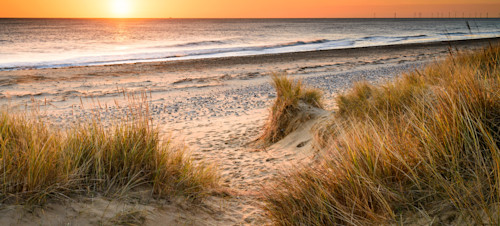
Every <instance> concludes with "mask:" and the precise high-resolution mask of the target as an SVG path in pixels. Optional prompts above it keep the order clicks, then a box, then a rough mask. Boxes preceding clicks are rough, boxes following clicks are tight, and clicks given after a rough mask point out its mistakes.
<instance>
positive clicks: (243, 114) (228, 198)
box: [0, 38, 500, 225]
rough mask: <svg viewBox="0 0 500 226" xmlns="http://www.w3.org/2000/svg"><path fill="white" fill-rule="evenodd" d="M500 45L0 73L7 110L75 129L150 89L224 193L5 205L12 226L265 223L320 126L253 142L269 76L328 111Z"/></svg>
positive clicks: (267, 98) (166, 127)
mask: <svg viewBox="0 0 500 226" xmlns="http://www.w3.org/2000/svg"><path fill="white" fill-rule="evenodd" d="M499 40H500V38H493V39H479V40H466V41H450V42H433V43H418V44H402V45H391V46H378V47H366V48H353V49H338V50H324V51H313V52H295V53H284V54H270V55H259V56H244V57H227V58H213V59H199V60H185V61H169V62H152V63H135V64H121V65H108V66H85V67H68V68H56V69H36V70H17V71H0V78H1V79H0V105H1V106H3V107H9V108H17V109H20V110H23V109H25V108H27V107H29V106H33V104H35V105H37V106H39V107H40V113H41V114H42V115H43V117H45V118H46V119H47V120H48V121H49V122H50V123H51V124H54V125H56V126H59V127H67V126H69V125H71V124H72V123H74V122H76V121H79V120H82V119H84V118H85V117H89V116H90V115H91V111H92V109H95V108H98V109H100V111H101V112H102V118H103V120H104V121H106V120H111V119H113V118H116V117H120V115H121V114H123V109H122V108H120V106H124V105H125V103H126V102H127V100H126V99H125V98H123V93H124V92H125V93H134V92H136V93H139V92H146V93H147V95H149V96H150V98H149V104H150V109H151V116H152V117H153V120H154V123H155V125H156V126H158V127H160V128H161V130H162V132H163V135H164V136H172V137H174V138H175V140H178V141H180V142H184V143H185V144H187V146H189V149H190V153H191V154H192V156H193V157H194V158H195V160H196V161H201V160H203V161H205V162H208V163H210V164H213V165H215V166H216V167H217V168H218V169H219V171H220V174H221V184H222V185H223V187H224V190H225V192H219V193H217V194H214V195H213V196H211V197H209V198H207V199H206V200H203V201H201V202H199V203H188V204H187V203H186V202H183V200H180V199H179V200H176V199H173V200H144V199H141V198H140V197H142V196H143V194H131V197H133V198H132V201H131V200H125V201H123V200H108V199H106V198H101V197H95V198H88V197H86V198H84V197H82V198H75V199H74V200H73V201H68V202H67V203H50V204H49V205H48V206H47V207H46V208H44V209H43V210H34V211H32V212H30V211H25V210H23V209H22V207H20V206H6V207H4V208H0V218H1V220H0V223H1V224H4V225H39V224H50V225H61V224H69V225H87V224H96V223H99V222H100V223H103V224H105V225H106V224H114V223H113V219H115V218H116V217H117V216H120V214H123V213H125V212H127V211H128V212H134V213H138V214H139V216H143V217H145V218H146V224H148V225H157V224H164V225H266V224H269V223H270V222H269V220H268V219H267V218H266V216H265V213H264V211H263V210H262V204H263V203H262V194H261V193H260V192H261V191H262V188H263V187H266V186H272V182H273V179H274V178H276V176H277V175H279V174H280V173H284V172H287V170H289V169H292V168H297V167H299V166H306V165H308V164H311V163H313V162H314V161H315V159H316V158H318V154H317V153H315V152H314V149H313V147H312V142H311V140H312V135H311V134H310V132H309V130H310V128H311V127H312V126H314V124H315V123H317V122H318V121H321V119H322V117H321V116H322V114H325V115H328V114H329V112H326V111H325V112H318V113H317V114H319V117H318V119H317V120H316V121H311V122H308V123H306V124H304V125H303V126H302V127H301V128H300V129H299V130H298V131H296V132H294V133H292V134H291V135H289V136H288V137H287V138H285V139H284V140H281V141H280V142H278V143H276V144H274V145H272V146H271V147H267V148H257V147H255V146H253V145H250V143H251V142H252V141H254V140H255V139H256V138H257V137H258V136H259V134H260V133H261V131H262V126H263V125H264V123H265V120H266V118H267V114H268V108H269V106H270V105H271V103H272V101H273V99H274V98H275V97H276V94H275V91H274V90H273V88H272V87H271V85H270V78H269V75H271V74H272V73H276V72H277V73H281V72H284V73H287V74H289V75H290V76H291V77H292V78H297V79H303V81H304V83H305V84H307V85H309V86H311V87H315V88H319V89H321V90H322V91H323V92H324V97H325V100H326V109H328V110H334V109H335V102H334V97H335V96H336V94H338V93H340V92H342V91H344V90H346V89H348V88H350V87H351V86H352V84H353V83H354V82H357V81H368V82H370V83H381V82H384V81H387V80H391V79H393V78H395V77H396V76H398V75H400V74H401V73H404V72H406V71H409V70H415V69H418V68H420V67H422V66H423V65H426V64H428V63H432V62H436V61H439V60H441V59H443V58H444V57H446V56H447V55H448V54H449V49H450V48H452V49H453V50H460V51H465V50H473V49H478V48H481V47H484V46H487V45H489V44H490V43H496V42H498V41H499Z"/></svg>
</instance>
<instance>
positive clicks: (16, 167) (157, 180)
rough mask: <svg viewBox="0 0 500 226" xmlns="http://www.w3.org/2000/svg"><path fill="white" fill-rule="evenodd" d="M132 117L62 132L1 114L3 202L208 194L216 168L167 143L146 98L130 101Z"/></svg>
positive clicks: (34, 118)
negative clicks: (143, 192) (137, 192)
mask: <svg viewBox="0 0 500 226" xmlns="http://www.w3.org/2000/svg"><path fill="white" fill-rule="evenodd" d="M129 110H130V111H131V115H130V116H129V117H128V120H125V121H122V122H118V123H115V124H114V125H111V126H105V125H104V123H102V122H100V121H99V119H98V116H96V117H95V118H94V121H93V122H91V123H89V124H80V125H76V126H75V127H73V128H71V129H68V130H65V131H61V130H56V129H53V128H49V126H48V125H47V124H46V123H44V121H43V120H41V119H39V117H37V116H36V115H35V116H26V115H21V114H13V113H9V112H7V111H3V112H1V113H0V182H1V188H0V201H1V202H4V203H6V202H9V203H12V202H14V203H20V204H43V203H44V202H46V201H47V200H48V199H50V198H65V197H67V196H69V195H72V194H85V193H89V192H95V193H100V194H103V195H125V192H126V191H130V190H131V189H135V188H139V187H141V189H144V188H145V189H151V190H152V192H153V193H154V194H156V195H158V196H163V197H165V196H169V195H184V196H187V197H190V198H198V197H202V196H203V195H204V194H206V193H207V192H208V188H211V187H214V186H215V184H216V178H217V177H216V175H215V173H214V170H213V169H212V168H210V167H207V166H203V165H195V164H194V163H193V162H192V161H191V159H190V158H189V157H187V156H186V155H185V149H186V147H185V146H182V145H174V144H173V143H172V142H173V141H172V140H171V139H166V140H162V139H161V138H160V136H159V131H158V128H156V127H154V126H153V124H152V121H150V119H149V118H150V116H149V111H148V109H147V103H146V101H142V102H139V103H130V107H129Z"/></svg>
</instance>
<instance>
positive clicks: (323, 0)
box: [0, 0, 500, 18]
mask: <svg viewBox="0 0 500 226" xmlns="http://www.w3.org/2000/svg"><path fill="white" fill-rule="evenodd" d="M1 1H2V2H1V3H0V17H36V18H39V17H56V18H60V17H62V18H103V17H134V18H168V17H174V18H273V17H274V18H290V17H291V18H299V17H323V18H325V17H327V18H330V17H333V18H335V17H394V15H395V13H396V16H397V17H415V16H416V17H419V16H420V15H421V17H431V16H433V17H436V16H437V15H438V14H439V16H440V17H448V16H449V15H450V16H451V17H455V15H456V16H458V17H461V16H462V15H465V16H466V17H479V16H482V17H486V15H488V17H500V1H499V0H420V1H418V0H399V1H398V0H387V1H381V0H1Z"/></svg>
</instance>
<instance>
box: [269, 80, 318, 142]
mask: <svg viewBox="0 0 500 226" xmlns="http://www.w3.org/2000/svg"><path fill="white" fill-rule="evenodd" d="M272 85H273V86H274V88H275V89H276V94H277V97H276V100H275V101H274V104H273V106H272V107H271V109H270V114H269V118H268V120H267V123H266V126H265V128H264V132H263V134H262V135H261V137H260V138H259V140H261V141H263V142H264V143H267V144H269V143H276V142H278V141H279V140H281V139H282V138H283V137H285V136H286V135H288V134H290V133H291V132H293V131H295V130H296V129H297V128H298V127H299V126H300V124H301V123H302V122H305V121H307V120H309V119H311V118H312V117H314V113H312V112H311V111H310V110H309V109H310V108H311V107H312V108H323V104H322V100H321V98H322V93H321V91H319V90H317V89H313V88H307V87H305V86H304V85H303V84H302V81H300V80H299V81H295V80H293V79H290V78H289V77H288V76H286V75H284V74H273V75H272Z"/></svg>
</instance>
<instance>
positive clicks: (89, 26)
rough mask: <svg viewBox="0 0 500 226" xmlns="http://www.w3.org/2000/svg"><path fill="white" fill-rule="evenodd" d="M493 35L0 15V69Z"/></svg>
mask: <svg viewBox="0 0 500 226" xmlns="http://www.w3.org/2000/svg"><path fill="white" fill-rule="evenodd" d="M499 36H500V19H486V18H482V19H477V18H476V19H470V18H466V19H0V70H19V69H30V68H56V67H67V66H83V65H105V64H120V63H134V62H152V61H168V60H184V59H199V58H210V57H231V56H244V55H259V54H271V53H285V52H298V51H313V50H326V49H339V48H356V47H366V46H379V45H391V44H403V43H418V42H432V41H441V40H462V39H475V38H487V37H499Z"/></svg>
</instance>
